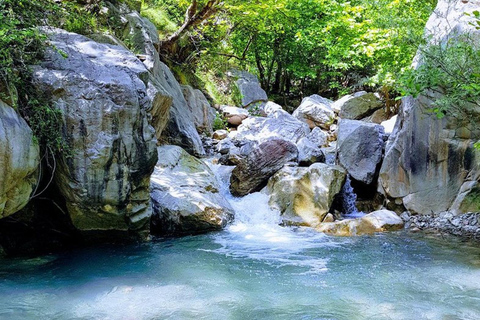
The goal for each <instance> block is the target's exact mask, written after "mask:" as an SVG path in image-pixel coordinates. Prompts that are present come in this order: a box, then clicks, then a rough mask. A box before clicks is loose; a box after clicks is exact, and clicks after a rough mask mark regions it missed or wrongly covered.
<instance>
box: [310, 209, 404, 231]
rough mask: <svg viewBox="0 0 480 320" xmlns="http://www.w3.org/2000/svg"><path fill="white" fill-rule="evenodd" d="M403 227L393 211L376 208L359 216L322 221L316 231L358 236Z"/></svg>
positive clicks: (401, 221)
mask: <svg viewBox="0 0 480 320" xmlns="http://www.w3.org/2000/svg"><path fill="white" fill-rule="evenodd" d="M402 228H403V220H402V219H401V218H400V217H399V216H398V215H397V214H396V213H395V212H393V211H389V210H378V211H374V212H372V213H369V214H367V215H365V216H363V217H361V218H357V219H346V220H341V221H335V222H327V223H322V224H321V225H320V226H319V227H318V228H317V231H320V232H324V233H327V234H331V235H335V236H343V237H350V236H360V235H364V234H372V233H376V232H384V231H394V230H400V229H402Z"/></svg>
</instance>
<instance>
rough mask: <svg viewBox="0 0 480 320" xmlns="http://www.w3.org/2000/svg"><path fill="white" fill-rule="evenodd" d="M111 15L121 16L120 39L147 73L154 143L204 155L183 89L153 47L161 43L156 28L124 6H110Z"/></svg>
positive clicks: (193, 116) (193, 115)
mask: <svg viewBox="0 0 480 320" xmlns="http://www.w3.org/2000/svg"><path fill="white" fill-rule="evenodd" d="M108 8H109V10H111V11H112V12H113V13H112V15H113V16H116V17H120V19H114V21H115V20H120V23H121V24H120V25H119V26H117V27H118V28H120V30H121V32H120V33H121V35H120V36H121V38H122V40H123V41H125V42H126V41H128V42H129V43H131V44H132V45H133V48H134V50H135V52H139V53H140V54H141V56H142V60H143V64H144V65H145V67H146V68H147V70H148V71H149V72H150V74H149V75H148V82H147V95H148V97H149V98H150V99H151V100H152V101H153V103H152V106H151V110H148V111H149V113H150V114H151V115H152V119H151V120H150V123H151V124H152V126H153V127H154V128H155V131H156V137H157V140H158V141H159V142H160V143H164V144H175V145H179V146H182V147H183V148H184V149H185V150H187V151H188V152H189V153H191V154H193V155H196V156H200V157H202V156H205V150H204V148H203V145H202V141H201V139H200V136H199V134H198V132H197V129H196V127H195V123H196V122H195V114H194V113H192V112H191V109H190V107H189V104H188V103H187V101H186V100H185V97H184V95H183V91H182V88H181V86H180V84H179V83H178V81H177V80H176V79H175V77H174V76H173V74H172V72H171V71H170V69H169V68H168V67H167V66H166V65H165V64H164V63H163V62H161V61H160V57H159V55H158V52H157V51H156V49H155V46H157V45H158V43H159V42H160V39H159V36H158V31H157V30H156V27H155V26H154V25H153V24H152V23H151V22H150V21H149V20H148V19H145V18H143V17H141V16H140V15H139V14H138V12H135V11H131V10H130V9H129V8H128V7H127V6H126V5H123V4H120V5H109V6H108Z"/></svg>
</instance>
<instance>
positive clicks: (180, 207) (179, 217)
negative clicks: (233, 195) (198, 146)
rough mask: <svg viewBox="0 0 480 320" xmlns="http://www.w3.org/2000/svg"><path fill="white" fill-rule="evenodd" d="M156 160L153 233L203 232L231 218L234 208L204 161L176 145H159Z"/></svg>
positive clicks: (223, 223)
mask: <svg viewBox="0 0 480 320" xmlns="http://www.w3.org/2000/svg"><path fill="white" fill-rule="evenodd" d="M158 159H159V160H158V163H157V165H156V166H155V170H154V172H153V175H152V179H151V197H152V202H153V211H154V214H153V216H152V227H151V231H152V234H154V235H161V236H171V235H185V234H198V233H204V232H208V231H213V230H220V229H222V228H223V227H225V226H226V224H227V223H228V222H229V221H231V220H232V219H233V215H234V211H233V209H232V207H231V206H230V204H229V202H228V201H227V200H226V199H225V197H224V196H223V195H222V193H221V192H220V190H221V189H220V184H219V182H218V181H217V179H216V177H215V174H214V173H213V172H212V170H211V169H210V168H209V167H208V166H207V165H206V164H205V163H203V162H202V161H201V160H198V159H196V158H195V157H193V156H191V155H189V154H188V153H187V152H186V151H184V150H183V149H182V148H180V147H178V146H161V147H159V148H158Z"/></svg>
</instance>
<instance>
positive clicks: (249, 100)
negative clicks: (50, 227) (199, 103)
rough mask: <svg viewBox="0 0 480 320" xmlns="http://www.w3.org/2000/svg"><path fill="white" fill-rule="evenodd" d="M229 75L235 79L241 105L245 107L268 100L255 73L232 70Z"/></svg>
mask: <svg viewBox="0 0 480 320" xmlns="http://www.w3.org/2000/svg"><path fill="white" fill-rule="evenodd" d="M230 76H232V77H233V78H235V79H237V80H236V82H235V84H236V87H237V89H238V93H239V94H240V97H241V99H240V100H241V106H242V107H244V108H245V107H248V106H250V105H252V104H254V103H260V104H263V103H265V102H267V101H268V97H267V94H266V92H265V90H263V89H262V87H261V86H260V83H259V82H258V78H257V77H256V76H255V75H253V74H251V73H249V72H246V71H232V72H231V73H230Z"/></svg>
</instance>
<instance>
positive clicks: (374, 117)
mask: <svg viewBox="0 0 480 320" xmlns="http://www.w3.org/2000/svg"><path fill="white" fill-rule="evenodd" d="M361 120H362V121H364V122H370V123H376V124H381V123H382V122H384V121H387V120H388V117H387V113H386V112H385V109H383V108H380V109H378V110H376V111H375V112H373V113H372V114H371V115H370V116H368V117H366V118H363V119H361Z"/></svg>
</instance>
